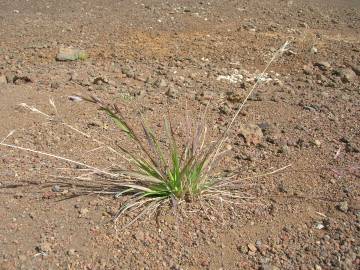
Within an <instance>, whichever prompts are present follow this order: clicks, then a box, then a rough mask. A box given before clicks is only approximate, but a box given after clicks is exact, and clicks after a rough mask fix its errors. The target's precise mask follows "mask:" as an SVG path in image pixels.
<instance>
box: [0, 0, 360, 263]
mask: <svg viewBox="0 0 360 270" xmlns="http://www.w3.org/2000/svg"><path fill="white" fill-rule="evenodd" d="M359 37H360V2H359V1H357V0H329V1H321V0H315V1H310V0H298V1H286V0H256V1H243V0H239V1H232V0H223V1H215V0H208V1H194V0H181V1H159V0H148V1H145V0H139V1H130V0H123V1H115V0H106V1H103V0H88V1H70V0H64V1H56V0H36V1H35V0H34V1H24V0H12V1H8V0H4V1H1V2H0V115H1V121H0V142H1V141H2V140H3V139H2V138H5V137H6V136H7V135H8V134H9V132H10V131H12V130H15V131H14V133H12V134H11V136H9V137H8V138H6V140H5V141H4V143H7V144H14V145H17V146H20V147H25V148H29V149H34V150H38V151H45V152H48V153H52V154H55V155H59V156H63V157H67V158H70V159H73V160H77V161H79V162H83V163H86V164H89V165H91V166H96V167H99V168H104V169H106V168H109V167H112V166H123V165H124V160H123V159H122V158H121V157H119V156H117V155H116V154H114V153H112V152H109V151H108V150H107V149H106V147H104V145H103V144H102V143H100V142H99V141H101V142H105V143H106V144H109V145H110V144H114V143H115V142H118V143H121V144H124V145H126V141H125V140H124V138H123V137H121V136H119V134H118V133H119V132H118V131H117V130H116V127H114V125H113V124H112V123H111V121H110V120H109V119H107V118H106V116H105V115H104V114H103V113H102V112H99V111H97V110H96V108H95V107H94V106H91V105H90V104H85V103H83V102H79V101H78V100H77V99H76V98H75V97H74V95H76V94H81V95H96V96H98V97H100V98H102V99H103V100H106V101H108V102H114V103H116V104H118V105H119V106H120V107H121V109H122V110H123V112H124V114H125V115H126V116H127V117H129V119H131V121H133V123H138V122H137V121H138V114H139V113H141V114H142V116H143V118H145V119H146V120H147V122H148V123H149V125H151V126H152V127H153V128H154V129H155V130H156V131H157V132H158V134H159V136H162V135H161V130H162V118H163V115H165V114H166V113H167V111H168V110H169V111H170V114H171V117H172V118H173V122H174V123H176V125H178V126H180V127H181V126H182V125H183V124H184V112H185V110H186V109H188V110H190V113H191V115H193V116H194V118H196V117H198V116H199V115H200V114H201V111H203V110H204V107H205V105H206V104H207V103H209V102H210V103H209V104H210V105H209V113H208V123H209V127H210V128H209V133H210V135H211V136H212V138H216V137H217V136H218V135H219V134H221V132H222V131H224V129H225V127H226V125H227V124H228V122H229V120H230V119H231V117H232V116H233V114H234V113H235V111H236V110H237V108H238V106H239V104H240V103H241V101H242V100H243V99H244V98H245V96H246V94H247V93H248V91H249V90H250V89H251V87H252V86H253V85H254V83H255V82H256V81H257V80H261V82H260V83H259V86H258V88H257V89H256V92H255V93H254V94H253V95H252V96H251V97H250V100H249V102H248V103H247V104H246V106H245V108H244V110H243V111H242V113H241V114H240V116H239V118H238V119H237V121H236V123H235V125H234V128H233V130H232V131H231V134H230V136H229V137H230V138H229V145H227V146H226V148H227V149H228V150H229V151H228V152H227V154H226V156H224V157H223V159H222V160H221V164H220V166H219V172H221V173H236V176H235V177H236V179H237V180H239V189H241V190H243V191H244V193H246V194H248V195H249V196H250V197H251V199H249V200H247V201H246V202H243V201H241V203H236V204H234V203H230V202H226V201H222V200H220V199H219V200H218V201H216V202H215V203H214V202H213V203H211V204H209V203H208V202H207V201H205V200H201V201H194V202H191V203H183V204H180V205H179V207H178V209H176V210H174V209H172V208H171V207H170V206H165V207H163V208H162V209H161V210H160V211H159V212H158V213H157V214H156V215H155V216H151V217H150V218H146V219H145V218H144V219H141V220H139V221H138V222H136V223H135V224H133V225H132V226H131V227H129V228H127V229H122V226H123V225H124V224H127V223H128V222H129V220H131V219H132V218H134V214H130V216H126V217H124V218H122V219H120V220H119V221H118V223H116V224H113V223H111V222H110V223H109V220H111V216H112V215H114V213H115V212H116V210H117V209H118V207H119V206H120V205H121V204H122V203H123V202H124V200H125V199H126V198H120V199H116V198H113V197H112V196H100V195H83V196H76V195H77V194H78V191H79V186H80V185H81V184H82V177H87V176H88V173H89V171H88V170H86V168H85V167H84V166H80V165H74V164H71V163H68V162H64V161H61V160H58V159H54V158H51V157H45V156H43V155H39V154H36V153H30V152H24V151H20V150H18V149H13V148H9V147H5V146H0V269H218V270H219V269H263V270H271V269H272V270H276V269H309V270H310V269H311V270H313V269H315V270H320V269H359V267H360V237H359V235H360V234H359V230H360V189H359V179H360V162H359V160H360V158H359V157H360V156H359V152H360V134H359V133H360V130H359V128H360V121H359V120H360V39H359ZM285 41H291V44H290V47H289V50H288V51H286V52H285V53H284V54H283V56H282V57H281V58H279V59H277V61H276V62H275V63H273V64H272V65H271V66H270V68H269V70H268V72H267V74H266V75H265V76H264V77H262V78H260V77H259V74H260V72H261V71H262V69H263V68H264V67H265V65H266V63H267V62H268V61H269V59H270V58H271V57H272V55H274V53H275V52H276V50H277V49H278V48H279V47H280V46H282V45H283V44H284V43H285ZM25 104H26V105H25ZM52 104H53V105H52ZM29 106H34V107H35V108H37V109H38V110H40V111H41V112H43V113H45V114H46V115H44V114H41V113H39V112H36V111H34V110H33V111H31V109H29ZM64 123H67V124H69V125H71V127H70V128H69V126H67V125H66V124H64ZM74 128H76V129H79V130H81V131H82V132H84V133H85V134H83V135H81V134H79V133H78V132H76V131H74ZM177 134H178V135H179V136H180V137H182V135H183V134H182V129H181V128H179V129H177ZM287 165H291V166H289V167H287V168H286V169H285V170H283V171H281V173H278V174H271V175H267V176H260V177H256V176H259V175H262V174H266V173H267V172H271V171H274V170H276V169H278V168H282V167H284V166H287ZM76 177H77V178H76ZM240 180H241V181H240Z"/></svg>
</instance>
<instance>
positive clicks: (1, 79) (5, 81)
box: [0, 75, 7, 84]
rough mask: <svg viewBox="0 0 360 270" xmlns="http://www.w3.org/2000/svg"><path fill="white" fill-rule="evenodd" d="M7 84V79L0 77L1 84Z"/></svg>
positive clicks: (3, 76)
mask: <svg viewBox="0 0 360 270" xmlns="http://www.w3.org/2000/svg"><path fill="white" fill-rule="evenodd" d="M6 83H7V79H6V76H5V75H0V84H6Z"/></svg>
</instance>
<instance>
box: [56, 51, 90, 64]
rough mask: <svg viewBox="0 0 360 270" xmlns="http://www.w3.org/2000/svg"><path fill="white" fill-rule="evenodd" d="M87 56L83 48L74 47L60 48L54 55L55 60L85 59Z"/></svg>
mask: <svg viewBox="0 0 360 270" xmlns="http://www.w3.org/2000/svg"><path fill="white" fill-rule="evenodd" d="M87 57H88V55H87V54H86V52H85V51H84V50H80V49H76V48H60V49H59V53H58V54H57V56H56V60H57V61H76V60H85V59H86V58H87Z"/></svg>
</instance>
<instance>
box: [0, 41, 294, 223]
mask: <svg viewBox="0 0 360 270" xmlns="http://www.w3.org/2000/svg"><path fill="white" fill-rule="evenodd" d="M287 46H288V42H286V43H285V44H284V45H283V46H282V47H281V48H280V49H279V50H278V51H277V52H276V53H275V54H274V55H273V57H272V58H271V60H270V61H269V62H268V64H267V65H266V67H265V68H264V70H263V72H262V73H261V74H260V75H259V78H258V80H257V81H256V82H255V84H254V85H253V87H252V88H251V89H250V91H249V92H248V94H247V96H246V98H245V99H244V100H243V102H242V103H241V104H240V106H239V108H238V110H237V111H236V112H235V114H234V116H233V117H232V118H231V120H230V121H229V124H228V126H227V127H226V129H225V131H224V132H223V133H222V135H221V136H220V138H219V139H218V140H217V141H215V142H212V143H210V142H209V141H208V140H207V130H208V129H207V125H206V120H207V117H206V111H207V107H206V108H205V109H204V112H203V114H202V117H201V119H199V120H198V121H197V122H196V123H192V121H191V120H190V117H189V115H188V114H187V115H185V123H186V130H187V136H186V138H185V142H183V141H178V137H177V136H176V134H175V132H174V128H173V126H172V123H171V121H170V120H169V117H165V118H164V120H163V121H164V124H163V126H164V133H165V134H166V140H167V142H166V144H164V143H163V142H160V140H159V139H158V136H157V135H156V134H155V132H154V131H153V130H152V129H151V128H149V127H148V125H147V124H146V122H145V121H144V120H143V119H141V121H140V122H141V130H142V131H141V132H136V131H135V130H137V129H135V128H134V127H133V126H132V124H131V123H130V121H129V120H128V119H126V117H124V116H123V114H122V112H121V110H120V109H119V108H118V107H117V106H116V105H111V104H107V103H105V102H103V101H102V100H100V99H98V98H97V97H95V96H91V97H80V98H81V99H82V100H84V101H87V102H90V103H92V104H95V105H96V106H98V108H99V109H100V110H102V111H103V112H105V113H106V114H107V115H108V116H109V117H110V118H111V119H112V120H113V122H114V123H115V125H116V126H117V127H118V128H119V130H120V131H121V132H122V133H123V134H125V136H126V137H127V138H128V140H129V141H130V142H131V143H132V144H133V145H134V146H135V149H136V150H135V151H133V150H132V151H130V150H129V149H126V148H125V147H124V146H122V145H119V144H118V145H117V149H115V148H114V147H109V146H107V148H108V149H109V150H111V151H113V152H116V153H119V154H120V155H121V156H123V157H124V158H125V159H126V160H127V161H129V163H130V165H129V168H127V169H126V170H116V171H114V170H112V171H111V172H110V171H107V170H104V169H98V168H96V167H93V166H90V165H87V164H84V163H81V162H78V161H73V160H71V159H68V158H64V157H60V156H58V155H54V154H49V153H45V152H40V151H36V150H32V149H27V148H24V147H20V146H16V145H11V144H7V143H5V140H6V139H7V138H8V137H9V136H11V135H12V133H11V134H9V135H8V136H7V137H6V138H4V139H3V140H2V141H0V145H1V146H6V147H12V148H16V149H19V150H23V151H29V152H33V153H37V154H42V155H46V156H48V157H53V158H58V159H61V160H63V161H67V162H71V163H75V164H77V165H82V166H85V167H87V168H88V169H90V170H93V171H94V173H97V174H102V175H105V176H108V177H110V178H111V180H110V182H109V183H114V185H115V187H116V189H115V190H114V189H111V191H108V190H105V191H103V192H102V191H97V193H105V194H109V193H112V194H114V195H115V196H116V197H120V196H128V197H127V198H128V199H127V200H126V202H125V203H124V204H123V205H122V206H121V208H120V209H119V210H118V212H117V214H116V215H115V216H114V219H117V218H119V217H120V216H121V215H123V214H124V213H126V212H127V211H131V210H135V209H141V210H140V213H139V214H138V215H137V217H136V218H135V219H134V220H132V222H134V221H135V220H137V219H138V218H140V217H141V216H143V215H145V214H149V213H151V212H153V211H155V210H156V209H157V208H158V207H159V206H160V205H161V204H163V203H165V202H170V203H172V204H174V205H175V204H177V203H179V202H183V201H191V200H193V199H194V198H208V199H209V200H212V199H218V198H221V200H222V201H230V200H234V199H235V200H242V199H249V198H250V197H249V196H248V195H247V194H244V193H242V192H241V191H240V190H239V189H238V188H237V184H238V182H239V181H238V180H234V179H233V178H231V177H229V178H224V177H218V176H217V175H216V174H214V168H216V166H217V161H218V160H219V157H220V156H221V154H222V153H223V150H222V148H223V145H224V142H225V141H226V139H227V137H228V133H229V131H230V130H231V128H232V126H233V124H234V122H235V120H236V119H237V117H238V115H239V113H240V111H241V110H242V109H243V107H244V105H245V104H246V102H247V101H248V99H249V98H250V97H251V95H252V94H253V92H254V90H255V88H256V87H257V85H258V83H259V82H260V81H261V78H262V77H263V76H264V75H265V73H266V72H267V70H268V68H269V66H270V65H271V63H272V62H273V61H274V60H275V59H276V58H277V57H279V56H280V55H281V54H282V53H283V52H284V51H285V50H286V49H287ZM50 103H51V105H52V106H53V107H54V108H55V111H56V107H55V105H54V103H53V102H50ZM23 106H27V107H28V108H29V109H31V110H32V111H34V112H37V113H40V114H42V115H44V116H45V117H47V118H49V119H50V120H51V116H49V115H47V114H45V113H43V112H41V111H39V110H37V109H35V108H33V107H30V106H28V105H26V104H25V105H23ZM62 124H64V125H65V126H67V127H69V128H71V129H72V130H73V131H76V132H78V133H80V134H82V135H83V136H85V137H87V138H90V136H89V135H88V134H86V133H84V132H82V131H80V130H78V129H75V128H74V127H72V126H70V125H68V124H66V123H63V122H62ZM97 142H99V141H97ZM99 144H100V142H99ZM286 167H287V166H286ZM286 167H284V168H281V169H278V170H275V171H273V172H270V173H267V174H263V175H262V176H264V175H268V174H272V173H276V172H278V171H280V170H283V169H285V168H286ZM260 176H261V175H260ZM132 222H131V223H132ZM129 225H130V224H129Z"/></svg>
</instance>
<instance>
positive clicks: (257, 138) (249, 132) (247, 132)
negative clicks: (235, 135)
mask: <svg viewBox="0 0 360 270" xmlns="http://www.w3.org/2000/svg"><path fill="white" fill-rule="evenodd" d="M239 134H240V135H241V136H243V137H244V139H245V142H246V143H247V144H248V145H250V144H254V145H257V144H259V143H261V142H262V139H263V136H264V135H263V132H262V130H261V128H260V127H259V126H258V125H255V124H243V125H241V126H240V129H239Z"/></svg>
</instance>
